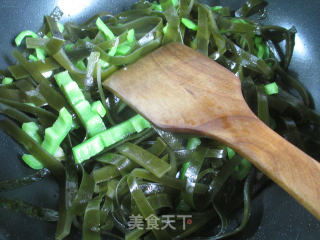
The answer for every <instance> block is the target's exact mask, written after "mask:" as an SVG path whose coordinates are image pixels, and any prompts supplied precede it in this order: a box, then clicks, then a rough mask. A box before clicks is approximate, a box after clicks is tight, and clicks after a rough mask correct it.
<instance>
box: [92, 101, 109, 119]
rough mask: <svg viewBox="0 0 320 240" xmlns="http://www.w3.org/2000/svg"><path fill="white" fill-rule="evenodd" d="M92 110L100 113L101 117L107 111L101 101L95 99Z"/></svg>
mask: <svg viewBox="0 0 320 240" xmlns="http://www.w3.org/2000/svg"><path fill="white" fill-rule="evenodd" d="M91 110H92V112H94V113H97V114H99V116H100V117H104V116H105V115H106V113H107V111H106V109H105V108H104V106H103V104H102V102H101V101H95V102H93V103H92V104H91Z"/></svg>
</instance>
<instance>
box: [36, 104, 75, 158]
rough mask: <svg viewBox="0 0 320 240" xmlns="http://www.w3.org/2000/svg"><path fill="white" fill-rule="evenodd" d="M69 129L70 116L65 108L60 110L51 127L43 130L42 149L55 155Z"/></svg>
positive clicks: (70, 123)
mask: <svg viewBox="0 0 320 240" xmlns="http://www.w3.org/2000/svg"><path fill="white" fill-rule="evenodd" d="M71 127H72V116H71V114H70V113H69V112H68V110H67V109H66V108H62V109H61V110H60V112H59V117H58V119H57V120H56V121H55V123H54V124H53V126H52V127H50V128H47V129H46V130H45V135H44V140H43V143H42V147H43V148H44V149H46V150H47V151H48V152H49V153H50V154H55V153H56V151H57V150H58V148H59V146H60V144H61V142H62V141H63V139H64V138H65V137H66V136H67V134H68V133H69V131H70V130H71Z"/></svg>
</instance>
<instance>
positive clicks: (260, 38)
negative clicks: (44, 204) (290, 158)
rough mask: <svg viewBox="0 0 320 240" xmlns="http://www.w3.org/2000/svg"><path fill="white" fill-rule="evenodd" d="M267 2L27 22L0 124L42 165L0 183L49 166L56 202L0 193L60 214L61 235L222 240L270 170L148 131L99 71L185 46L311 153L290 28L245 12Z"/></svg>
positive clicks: (167, 2) (5, 74)
mask: <svg viewBox="0 0 320 240" xmlns="http://www.w3.org/2000/svg"><path fill="white" fill-rule="evenodd" d="M266 4H267V3H266V2H265V1H262V0H249V1H247V2H246V3H244V5H243V6H242V7H241V8H240V9H238V10H236V11H233V10H230V9H229V8H228V7H224V6H207V5H204V4H201V3H199V2H198V1H195V0H181V1H178V0H175V1H174V0H163V1H160V2H152V3H150V2H147V1H140V2H137V3H136V4H134V5H133V6H132V7H131V9H130V10H128V11H125V12H121V13H119V14H117V15H111V14H109V13H106V12H102V13H98V14H97V15H95V16H93V17H91V18H90V19H88V20H87V21H86V22H84V23H82V24H80V25H78V24H75V23H71V22H68V23H65V24H64V25H62V24H61V23H59V22H58V20H59V19H57V18H55V16H56V14H53V15H52V16H46V17H45V22H44V24H43V26H42V27H41V29H40V31H39V32H38V34H35V33H33V32H31V31H24V32H22V33H21V34H20V35H19V36H18V38H17V40H16V43H17V45H20V44H21V43H22V41H24V38H26V41H25V46H26V47H25V48H24V50H22V51H21V52H19V51H15V52H14V53H13V55H14V57H15V58H16V60H17V64H16V65H14V66H10V67H9V69H8V71H1V72H0V74H1V78H2V84H1V85H0V112H1V113H3V114H4V115H5V116H6V117H5V118H1V120H0V127H1V128H2V129H3V131H5V132H6V133H7V134H8V135H10V136H11V137H13V138H14V139H16V140H17V141H18V142H19V143H20V144H22V145H23V146H24V147H25V149H26V150H27V151H28V153H29V154H30V155H28V156H29V157H28V158H23V160H24V161H25V163H26V164H27V165H29V166H30V167H34V168H35V167H36V166H37V167H39V166H40V168H41V167H44V168H43V169H42V170H37V172H35V174H33V175H31V176H27V177H25V178H23V179H17V180H4V181H1V182H0V191H5V190H10V189H14V188H18V187H21V186H24V185H27V184H32V183H33V182H37V181H40V180H41V179H43V178H44V177H46V176H47V175H49V174H52V175H53V176H55V178H56V180H57V181H58V183H59V186H60V203H59V210H58V211H55V210H50V209H42V208H39V207H37V206H33V205H30V204H28V203H25V202H21V201H17V200H9V199H4V198H1V199H0V206H1V207H4V208H8V209H12V210H15V211H20V212H23V213H25V214H27V215H28V216H31V217H36V218H39V219H42V220H45V221H57V231H56V236H55V238H56V239H63V238H65V237H66V236H68V235H69V234H70V230H71V228H72V227H73V228H74V229H76V230H78V231H80V232H82V235H83V239H101V238H102V237H103V236H109V237H112V238H115V239H130V240H134V239H185V238H189V237H190V238H191V237H195V236H198V237H199V238H201V239H223V238H226V237H228V236H231V235H233V234H236V233H238V232H240V231H241V230H242V229H243V228H244V227H245V226H246V224H247V222H248V219H249V217H250V199H251V197H252V196H254V194H255V193H256V192H257V191H258V190H259V189H260V188H261V187H263V186H264V185H265V183H266V178H265V177H261V174H260V173H259V174H257V170H256V169H254V168H253V167H252V166H251V164H250V163H249V162H248V161H247V160H246V159H244V158H242V157H241V156H239V155H238V154H237V153H235V152H234V151H233V150H232V149H230V148H228V147H227V146H225V145H223V144H221V143H219V142H217V141H214V140H209V139H206V138H204V137H201V136H186V135H181V134H179V135H178V134H173V133H169V132H165V131H162V130H161V129H157V128H155V127H153V126H152V125H150V123H148V122H147V121H146V120H145V119H143V118H142V117H141V116H139V115H136V113H135V112H134V111H133V110H131V109H129V107H128V106H127V105H126V104H125V103H124V102H123V101H122V100H121V99H119V98H118V97H116V96H114V95H113V94H112V93H110V92H108V91H106V90H104V89H102V86H101V81H102V80H104V79H105V78H107V77H108V76H110V75H111V74H112V73H113V72H114V71H117V69H119V68H122V67H125V66H126V65H127V64H130V63H132V62H134V61H136V60H137V59H139V58H141V57H143V56H144V55H145V54H147V53H149V52H151V51H153V50H154V49H156V48H158V47H160V46H161V45H164V44H166V43H169V42H173V41H175V42H180V43H183V44H186V45H188V46H190V47H191V48H194V49H196V50H197V51H199V52H200V53H202V54H204V55H206V56H208V57H210V58H212V59H213V60H214V61H217V62H218V63H220V64H221V65H223V66H225V67H226V68H228V69H229V70H231V71H232V72H233V73H234V74H236V75H237V76H238V77H239V78H240V80H241V83H242V91H243V95H244V97H245V99H246V101H247V103H248V104H249V106H250V107H251V109H252V110H253V111H254V112H255V113H256V114H257V115H258V117H259V118H260V119H261V120H262V121H264V122H265V123H266V124H267V125H269V126H270V127H271V128H273V129H275V130H276V131H277V132H279V133H280V134H282V135H283V136H284V137H286V138H287V139H289V140H290V141H292V142H293V143H294V144H296V145H298V146H299V147H300V148H302V149H303V150H305V151H308V152H309V153H310V154H314V155H315V157H316V158H318V157H319V156H318V155H316V154H317V153H316V152H315V151H313V150H314V149H317V148H318V147H319V143H320V139H319V136H320V135H319V130H318V126H319V123H320V117H319V114H318V113H317V112H315V111H314V110H313V109H312V99H311V97H310V95H309V93H308V92H307V91H306V89H305V88H304V87H303V85H302V84H301V83H300V82H299V81H298V80H296V79H295V78H294V77H292V76H291V75H290V74H289V73H288V67H289V64H290V61H291V58H292V53H293V48H294V36H295V32H296V30H295V29H294V28H291V29H285V28H282V27H279V26H264V25H261V24H260V23H259V22H260V21H254V20H252V19H253V18H250V16H251V15H254V14H256V13H259V12H260V13H261V12H262V11H263V8H264V7H265V6H266ZM58 15H59V14H58ZM282 42H284V47H283V48H281V47H280V43H282ZM61 109H63V111H62V112H61ZM70 116H71V118H70ZM71 121H72V123H71ZM26 123H28V125H24V124H26ZM24 126H29V128H26V127H24ZM30 127H31V128H30ZM55 137H57V138H59V142H57V141H56V140H55ZM62 140H63V141H62ZM61 141H62V143H61ZM52 146H54V148H53V147H52ZM57 147H58V150H57ZM50 149H51V150H50ZM52 149H54V151H53V150H52ZM49 150H50V151H49ZM283 154H286V153H283ZM279 158H281V156H279ZM22 164H23V163H22ZM242 206H243V217H242V221H241V223H240V225H239V226H238V227H236V228H232V226H229V225H228V222H229V220H230V217H231V215H232V214H233V213H234V211H235V210H236V209H237V208H241V207H242ZM168 216H170V217H171V222H170V223H171V225H168V220H170V219H169V218H168ZM181 216H185V217H181ZM186 216H187V217H186ZM151 220H152V221H153V222H151ZM151 223H152V224H153V225H152V227H150V224H151ZM205 226H206V228H205V229H211V230H210V231H207V230H206V231H204V230H203V229H204V227H205ZM209 236H210V237H209Z"/></svg>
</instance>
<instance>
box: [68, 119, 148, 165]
mask: <svg viewBox="0 0 320 240" xmlns="http://www.w3.org/2000/svg"><path fill="white" fill-rule="evenodd" d="M149 127H150V123H149V122H148V121H147V120H145V119H144V118H143V117H141V116H140V115H136V116H134V117H132V118H130V119H128V120H127V121H124V122H122V123H120V124H118V125H116V126H113V127H112V128H110V129H108V130H106V131H104V132H102V133H99V134H97V135H96V136H95V137H93V138H90V139H88V140H86V141H85V142H83V143H81V144H79V145H77V146H75V147H73V148H72V152H73V156H74V159H75V161H76V163H81V162H83V161H85V160H88V159H89V158H91V157H93V156H95V155H97V154H98V153H100V152H101V151H102V150H103V149H104V148H105V147H109V146H111V145H112V144H114V143H116V142H119V141H121V140H122V139H124V138H126V137H127V136H128V135H130V134H132V133H135V132H141V131H142V130H144V129H145V128H149Z"/></svg>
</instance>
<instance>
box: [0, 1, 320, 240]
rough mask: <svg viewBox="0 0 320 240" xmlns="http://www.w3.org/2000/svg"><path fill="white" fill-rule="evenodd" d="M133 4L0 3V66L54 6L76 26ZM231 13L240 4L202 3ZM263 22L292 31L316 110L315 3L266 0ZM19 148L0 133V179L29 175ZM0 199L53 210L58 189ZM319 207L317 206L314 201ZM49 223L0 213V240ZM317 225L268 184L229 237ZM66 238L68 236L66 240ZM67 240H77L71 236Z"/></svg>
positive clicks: (309, 235)
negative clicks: (242, 223)
mask: <svg viewBox="0 0 320 240" xmlns="http://www.w3.org/2000/svg"><path fill="white" fill-rule="evenodd" d="M135 1H136V0H78V1H69V0H43V1H35V0H24V1H21V0H1V1H0V33H1V34H0V43H1V45H0V46H1V47H0V55H1V58H0V68H1V69H2V68H6V67H7V66H8V65H12V64H14V59H13V57H12V51H13V48H14V47H13V39H14V37H15V36H16V35H17V34H18V33H19V32H21V31H22V30H25V29H30V30H37V29H38V28H39V27H40V26H41V24H42V22H43V16H44V15H48V14H50V13H51V11H52V10H53V9H54V7H55V6H59V7H60V8H61V10H62V11H63V12H64V13H65V14H64V16H63V18H62V21H68V20H72V21H76V22H81V21H83V20H85V19H86V18H88V17H90V16H91V15H93V14H94V13H96V12H99V11H109V12H111V13H116V12H119V11H122V10H124V9H127V8H128V7H129V6H130V5H131V4H132V3H134V2H135ZM206 2H208V3H210V4H221V5H225V6H230V7H231V8H232V9H236V8H237V7H239V6H240V5H241V4H242V2H243V1H242V0H241V1H240V0H223V1H206ZM268 2H269V5H268V7H267V17H266V19H265V20H263V22H265V23H267V24H277V25H281V26H283V27H287V28H289V27H291V26H293V25H294V26H295V27H296V28H297V31H298V33H297V35H296V48H295V52H294V55H293V59H292V63H291V65H290V71H291V72H292V74H294V75H295V76H297V77H298V78H299V80H300V81H302V83H303V84H304V85H305V86H306V87H307V89H308V90H309V91H310V93H311V95H312V96H313V98H314V102H315V106H316V109H317V110H320V78H319V75H320V68H319V66H320V51H319V49H320V41H319V39H320V28H319V22H320V21H319V20H320V19H319V18H320V15H319V10H320V1H319V0H310V1H300V0H282V1H279V0H278V1H277V0H269V1H268ZM0 117H1V116H0ZM22 152H23V149H22V148H21V147H20V146H19V145H18V144H17V143H15V142H14V141H13V140H12V139H11V138H9V137H7V136H6V135H5V134H4V133H3V132H2V131H1V130H0V181H1V180H4V179H12V178H19V177H23V176H25V175H28V174H31V173H32V172H33V170H31V169H29V168H27V167H26V166H24V165H23V164H22V163H21V161H20V156H21V153H22ZM0 196H4V197H7V198H12V199H21V200H25V201H27V202H30V203H33V204H36V205H39V206H42V207H47V208H55V209H57V206H58V203H57V201H58V198H59V194H58V186H57V184H56V183H55V182H54V180H53V179H46V180H45V181H41V182H38V183H35V184H33V185H31V186H26V187H23V188H20V189H17V190H14V191H8V192H1V193H0ZM319 204H320V203H319ZM55 227H56V225H55V223H43V222H41V221H38V220H36V219H33V218H28V217H25V216H23V215H20V214H19V213H13V212H11V211H8V210H5V209H0V240H7V239H10V240H11V239H25V240H28V239H54V232H55ZM319 236H320V223H319V222H318V221H317V220H316V219H315V218H314V217H313V216H312V215H311V214H309V213H308V212H307V211H306V210H305V209H303V208H302V207H301V206H300V205H298V203H296V202H295V201H294V200H293V199H292V198H291V197H290V196H289V195H288V194H287V193H285V192H284V191H283V190H281V189H280V188H279V187H277V186H276V185H274V184H271V185H270V186H269V187H267V188H266V189H265V190H264V191H263V192H262V193H261V194H260V195H259V196H258V197H257V198H256V199H255V200H254V201H253V215H252V218H251V220H250V223H249V225H248V228H247V230H246V231H245V232H244V233H243V234H242V235H241V236H236V237H235V238H234V239H238V240H239V239H256V240H264V239H278V240H286V239H294V240H298V239H303V240H309V239H310V240H311V239H319ZM71 239H72V238H71ZM73 239H80V236H77V235H76V236H74V237H73Z"/></svg>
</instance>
